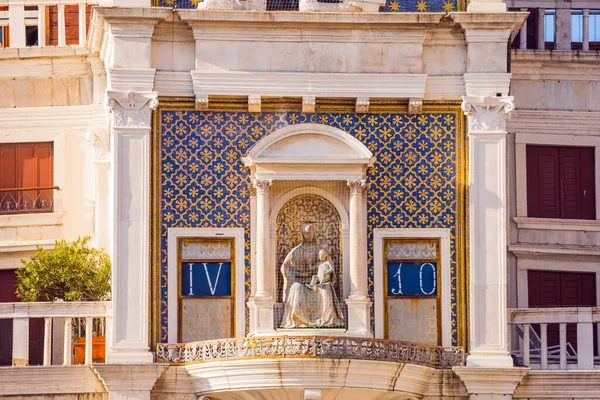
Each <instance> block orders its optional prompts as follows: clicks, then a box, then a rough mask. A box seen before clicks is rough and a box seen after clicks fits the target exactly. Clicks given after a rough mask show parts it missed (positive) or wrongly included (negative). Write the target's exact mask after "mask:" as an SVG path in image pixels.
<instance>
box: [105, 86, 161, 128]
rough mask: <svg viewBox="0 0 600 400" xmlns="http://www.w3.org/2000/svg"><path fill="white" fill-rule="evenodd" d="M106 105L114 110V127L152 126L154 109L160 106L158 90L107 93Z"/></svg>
mask: <svg viewBox="0 0 600 400" xmlns="http://www.w3.org/2000/svg"><path fill="white" fill-rule="evenodd" d="M106 107H107V108H108V109H109V110H111V111H112V115H113V128H150V122H151V115H152V110H155V109H156V107H158V95H157V93H156V92H143V93H139V92H115V91H108V92H107V93H106Z"/></svg>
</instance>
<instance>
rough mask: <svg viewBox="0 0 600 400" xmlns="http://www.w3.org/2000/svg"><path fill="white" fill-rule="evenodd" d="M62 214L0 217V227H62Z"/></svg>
mask: <svg viewBox="0 0 600 400" xmlns="http://www.w3.org/2000/svg"><path fill="white" fill-rule="evenodd" d="M63 216H64V213H62V212H54V213H35V214H11V215H0V227H2V228H11V227H18V226H49V225H62V223H63Z"/></svg>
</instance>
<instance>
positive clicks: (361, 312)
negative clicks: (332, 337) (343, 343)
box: [346, 297, 373, 338]
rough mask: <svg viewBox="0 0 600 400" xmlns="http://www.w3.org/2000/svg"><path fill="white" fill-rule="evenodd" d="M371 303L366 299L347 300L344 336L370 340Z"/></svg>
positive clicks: (371, 335) (371, 334)
mask: <svg viewBox="0 0 600 400" xmlns="http://www.w3.org/2000/svg"><path fill="white" fill-rule="evenodd" d="M371 304H372V303H371V301H370V300H369V298H368V297H364V298H347V299H346V305H347V306H348V330H347V331H346V336H356V337H367V338H372V337H373V333H372V332H371Z"/></svg>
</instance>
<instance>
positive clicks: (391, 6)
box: [153, 0, 458, 12]
mask: <svg viewBox="0 0 600 400" xmlns="http://www.w3.org/2000/svg"><path fill="white" fill-rule="evenodd" d="M200 1H201V0H158V1H157V2H154V3H153V5H155V6H159V7H169V8H173V7H175V8H196V7H198V3H199V2H200ZM457 10H458V7H457V0H387V1H386V4H385V6H384V7H381V9H380V11H381V12H450V11H457Z"/></svg>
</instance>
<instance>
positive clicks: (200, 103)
mask: <svg viewBox="0 0 600 400" xmlns="http://www.w3.org/2000/svg"><path fill="white" fill-rule="evenodd" d="M196 111H208V95H207V94H206V95H196Z"/></svg>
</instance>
